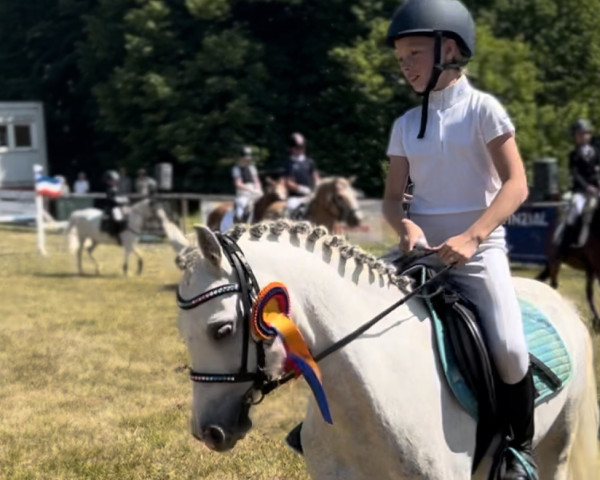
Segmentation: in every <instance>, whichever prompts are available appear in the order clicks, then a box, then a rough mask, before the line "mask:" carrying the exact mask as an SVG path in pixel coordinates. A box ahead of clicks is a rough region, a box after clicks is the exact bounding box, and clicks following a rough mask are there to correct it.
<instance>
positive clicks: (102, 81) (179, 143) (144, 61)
mask: <svg viewBox="0 0 600 480" xmlns="http://www.w3.org/2000/svg"><path fill="white" fill-rule="evenodd" d="M465 4H466V5H467V6H468V7H469V8H470V9H471V11H472V12H473V13H474V16H475V19H476V22H477V37H478V38H477V47H476V52H475V57H474V59H473V61H472V62H471V63H470V64H469V67H468V74H469V75H470V78H471V79H472V82H473V83H474V84H475V85H476V86H478V87H480V88H482V89H485V90H488V91H490V92H492V93H493V94H495V95H496V96H497V97H499V98H500V99H501V101H502V102H503V103H504V104H505V106H506V107H507V109H508V110H509V113H510V115H511V116H512V118H513V120H514V122H515V124H516V126H517V140H518V142H519V146H520V149H521V151H522V154H523V157H524V159H525V161H526V164H527V166H528V169H529V170H530V171H531V168H532V164H533V162H534V160H535V159H536V158H538V157H543V156H553V157H556V158H558V159H559V161H560V167H561V171H562V174H563V180H565V179H566V178H565V166H566V155H567V152H568V149H569V147H570V138H569V136H568V127H569V124H570V123H571V122H572V121H573V120H574V119H575V118H577V117H580V116H583V117H588V118H591V120H592V121H593V122H595V123H597V124H600V111H599V109H598V105H599V102H598V97H599V95H600V94H599V93H598V88H597V86H598V84H599V82H598V76H599V74H600V29H598V28H597V26H596V20H595V19H596V16H597V12H598V11H600V9H599V8H598V7H600V0H588V1H587V2H581V1H579V0H479V1H475V0H470V1H465ZM397 6H398V1H397V0H355V1H352V2H348V1H346V0H327V1H323V0H30V1H28V2H23V1H22V0H3V1H2V2H1V3H0V91H1V92H2V94H1V100H5V101H6V100H39V101H42V102H43V103H44V106H45V112H46V129H47V138H48V152H49V159H50V165H51V173H54V174H63V175H67V177H69V178H73V177H74V176H75V174H76V172H77V171H79V170H84V171H86V172H88V174H89V175H90V176H91V177H92V179H94V178H95V179H99V178H100V176H101V172H103V171H104V170H106V169H107V168H112V167H115V166H125V167H126V168H128V169H129V170H130V171H131V170H134V169H137V168H141V167H145V168H150V167H152V166H153V165H154V164H156V163H159V162H171V163H173V165H174V168H175V186H176V188H177V189H179V190H186V191H201V192H207V193H208V192H221V191H230V190H231V188H232V187H231V185H230V184H231V181H230V177H229V169H230V166H231V164H232V162H233V160H234V158H235V153H236V150H237V149H238V147H239V146H240V145H241V144H250V145H253V146H254V148H255V150H256V152H258V157H259V166H261V165H262V166H264V165H267V164H269V163H270V162H275V161H277V160H279V159H281V158H282V157H283V156H284V155H285V152H286V149H285V139H286V138H287V136H288V135H289V133H291V132H293V131H301V132H303V133H304V134H305V136H306V137H307V139H308V149H309V153H310V155H311V156H313V157H314V158H315V159H316V160H317V162H318V165H319V168H320V170H321V171H323V172H324V173H326V174H342V175H347V176H349V175H356V177H357V185H358V187H359V188H361V189H362V190H364V191H365V192H366V193H367V194H368V195H373V196H379V195H381V193H382V188H383V187H382V183H383V171H384V170H385V167H386V157H385V150H386V145H387V141H388V135H389V129H390V127H391V124H392V122H393V120H394V118H396V117H397V116H398V115H399V114H401V113H402V112H403V111H404V110H406V109H407V108H409V107H410V106H413V105H415V104H417V103H418V102H419V98H418V97H416V96H415V95H414V94H413V93H412V92H411V91H410V89H409V87H408V86H407V85H406V84H405V83H404V81H403V79H402V76H401V73H400V70H399V68H398V65H397V64H396V60H395V57H394V55H393V52H392V50H391V49H390V48H389V47H388V46H386V45H385V41H384V39H385V33H386V30H387V26H388V23H389V19H390V18H391V15H392V13H393V11H394V10H395V8H396V7H397ZM96 181H98V180H96Z"/></svg>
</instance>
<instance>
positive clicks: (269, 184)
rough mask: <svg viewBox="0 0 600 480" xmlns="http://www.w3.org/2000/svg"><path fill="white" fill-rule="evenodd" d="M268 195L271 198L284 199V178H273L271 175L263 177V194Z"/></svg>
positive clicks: (285, 187) (285, 188)
mask: <svg viewBox="0 0 600 480" xmlns="http://www.w3.org/2000/svg"><path fill="white" fill-rule="evenodd" d="M266 195H269V196H271V198H272V199H273V201H276V200H279V201H281V200H285V199H286V198H287V197H288V191H287V186H286V184H285V179H284V178H283V177H282V178H278V179H273V178H271V177H266V178H265V196H266Z"/></svg>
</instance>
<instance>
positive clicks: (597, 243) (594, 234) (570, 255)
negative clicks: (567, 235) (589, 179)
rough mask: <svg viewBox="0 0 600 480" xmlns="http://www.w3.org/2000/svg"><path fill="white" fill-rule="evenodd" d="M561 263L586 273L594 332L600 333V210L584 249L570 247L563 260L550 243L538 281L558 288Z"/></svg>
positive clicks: (595, 214) (555, 247)
mask: <svg viewBox="0 0 600 480" xmlns="http://www.w3.org/2000/svg"><path fill="white" fill-rule="evenodd" d="M561 263H566V264H567V265H569V266H570V267H572V268H575V269H577V270H583V271H584V272H585V291H586V297H587V301H588V304H589V306H590V310H591V311H592V315H593V316H594V318H593V326H594V330H596V331H597V332H600V316H599V315H598V311H597V310H596V306H595V305H594V279H596V280H598V281H599V282H600V209H599V208H596V210H595V211H594V214H593V217H592V221H591V223H590V230H589V235H588V237H587V240H586V241H585V244H584V245H583V246H582V247H570V248H569V249H568V251H567V252H566V255H564V256H563V257H562V258H561V257H560V256H559V255H558V246H557V245H556V244H555V243H554V242H550V246H549V249H548V261H547V263H546V266H545V267H544V269H543V270H542V271H541V272H540V273H539V274H538V276H537V277H536V279H537V280H540V281H542V282H543V281H545V280H548V279H549V280H550V285H551V286H552V287H553V288H557V287H558V273H559V271H560V265H561Z"/></svg>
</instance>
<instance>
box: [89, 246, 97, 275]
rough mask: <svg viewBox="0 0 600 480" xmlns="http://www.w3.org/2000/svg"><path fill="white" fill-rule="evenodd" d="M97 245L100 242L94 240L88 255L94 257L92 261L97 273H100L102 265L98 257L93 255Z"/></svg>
mask: <svg viewBox="0 0 600 480" xmlns="http://www.w3.org/2000/svg"><path fill="white" fill-rule="evenodd" d="M97 246H98V243H97V242H95V241H93V240H92V244H91V245H90V246H89V247H88V248H87V253H88V256H89V257H90V258H91V259H92V262H94V267H95V268H96V275H100V265H99V264H98V261H97V260H96V257H94V255H93V253H94V250H95V249H96V247H97Z"/></svg>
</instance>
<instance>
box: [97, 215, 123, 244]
mask: <svg viewBox="0 0 600 480" xmlns="http://www.w3.org/2000/svg"><path fill="white" fill-rule="evenodd" d="M126 228H127V217H125V218H124V219H123V220H120V221H116V220H115V219H114V218H113V217H112V216H111V215H110V213H106V212H105V213H103V214H102V218H101V219H100V231H101V232H104V233H107V234H108V235H110V236H111V237H114V238H116V239H117V241H118V242H119V244H120V243H121V240H120V233H121V232H123V231H124V230H125V229H126Z"/></svg>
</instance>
